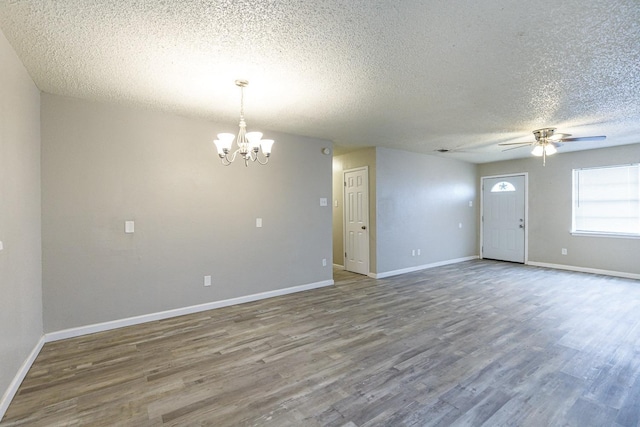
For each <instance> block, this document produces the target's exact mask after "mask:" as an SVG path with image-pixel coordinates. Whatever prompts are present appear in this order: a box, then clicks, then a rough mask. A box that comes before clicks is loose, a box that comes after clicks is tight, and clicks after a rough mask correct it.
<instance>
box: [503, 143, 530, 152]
mask: <svg viewBox="0 0 640 427" xmlns="http://www.w3.org/2000/svg"><path fill="white" fill-rule="evenodd" d="M527 145H530V144H527ZM523 147H526V146H525V145H520V146H518V147H511V148H505V149H504V150H502V151H510V150H515V149H518V148H523Z"/></svg>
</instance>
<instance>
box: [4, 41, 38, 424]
mask: <svg viewBox="0 0 640 427" xmlns="http://www.w3.org/2000/svg"><path fill="white" fill-rule="evenodd" d="M0 93H1V95H0V241H2V242H3V245H4V249H3V250H2V251H0V293H1V297H0V396H4V397H3V399H2V400H0V417H1V416H2V414H3V412H4V410H3V407H4V405H5V404H8V397H9V396H8V395H6V394H5V393H6V392H7V391H8V387H9V385H10V383H11V381H12V380H13V379H14V377H15V376H16V374H17V373H18V371H19V370H20V367H21V365H22V364H23V363H24V362H25V361H26V360H27V357H28V356H29V354H30V353H31V351H32V350H33V349H34V347H35V346H36V344H37V343H38V342H39V340H40V338H41V336H42V288H41V280H42V272H41V243H40V91H39V90H38V89H37V88H36V86H35V85H34V84H33V82H32V80H31V78H30V77H29V75H28V74H27V72H26V70H25V69H24V67H23V65H22V63H21V62H20V60H19V59H18V57H17V56H16V54H15V52H14V51H13V48H12V47H11V46H10V45H9V43H8V42H7V39H6V38H5V36H4V34H3V33H2V32H1V31H0ZM14 391H15V390H14Z"/></svg>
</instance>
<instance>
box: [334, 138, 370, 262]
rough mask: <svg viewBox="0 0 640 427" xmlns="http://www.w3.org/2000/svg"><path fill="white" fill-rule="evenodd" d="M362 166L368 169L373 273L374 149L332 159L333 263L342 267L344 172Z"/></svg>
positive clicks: (365, 149)
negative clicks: (336, 204) (336, 203)
mask: <svg viewBox="0 0 640 427" xmlns="http://www.w3.org/2000/svg"><path fill="white" fill-rule="evenodd" d="M363 166H368V168H369V248H370V249H369V270H370V271H372V272H373V271H376V251H375V247H376V149H375V148H373V147H371V148H364V149H361V150H357V151H353V152H351V153H347V154H342V155H340V156H336V157H334V158H333V200H334V206H333V262H334V264H338V265H344V228H343V227H344V209H343V206H342V204H343V203H344V171H345V170H349V169H355V168H360V167H363ZM336 200H337V201H338V206H337V207H336V206H335V201H336Z"/></svg>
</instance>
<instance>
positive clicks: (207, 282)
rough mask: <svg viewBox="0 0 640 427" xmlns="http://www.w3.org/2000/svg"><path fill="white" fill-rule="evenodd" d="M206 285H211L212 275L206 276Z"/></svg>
mask: <svg viewBox="0 0 640 427" xmlns="http://www.w3.org/2000/svg"><path fill="white" fill-rule="evenodd" d="M204 285H205V286H211V276H204Z"/></svg>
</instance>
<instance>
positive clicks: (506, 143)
mask: <svg viewBox="0 0 640 427" xmlns="http://www.w3.org/2000/svg"><path fill="white" fill-rule="evenodd" d="M531 144H533V142H501V143H500V144H498V145H531Z"/></svg>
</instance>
